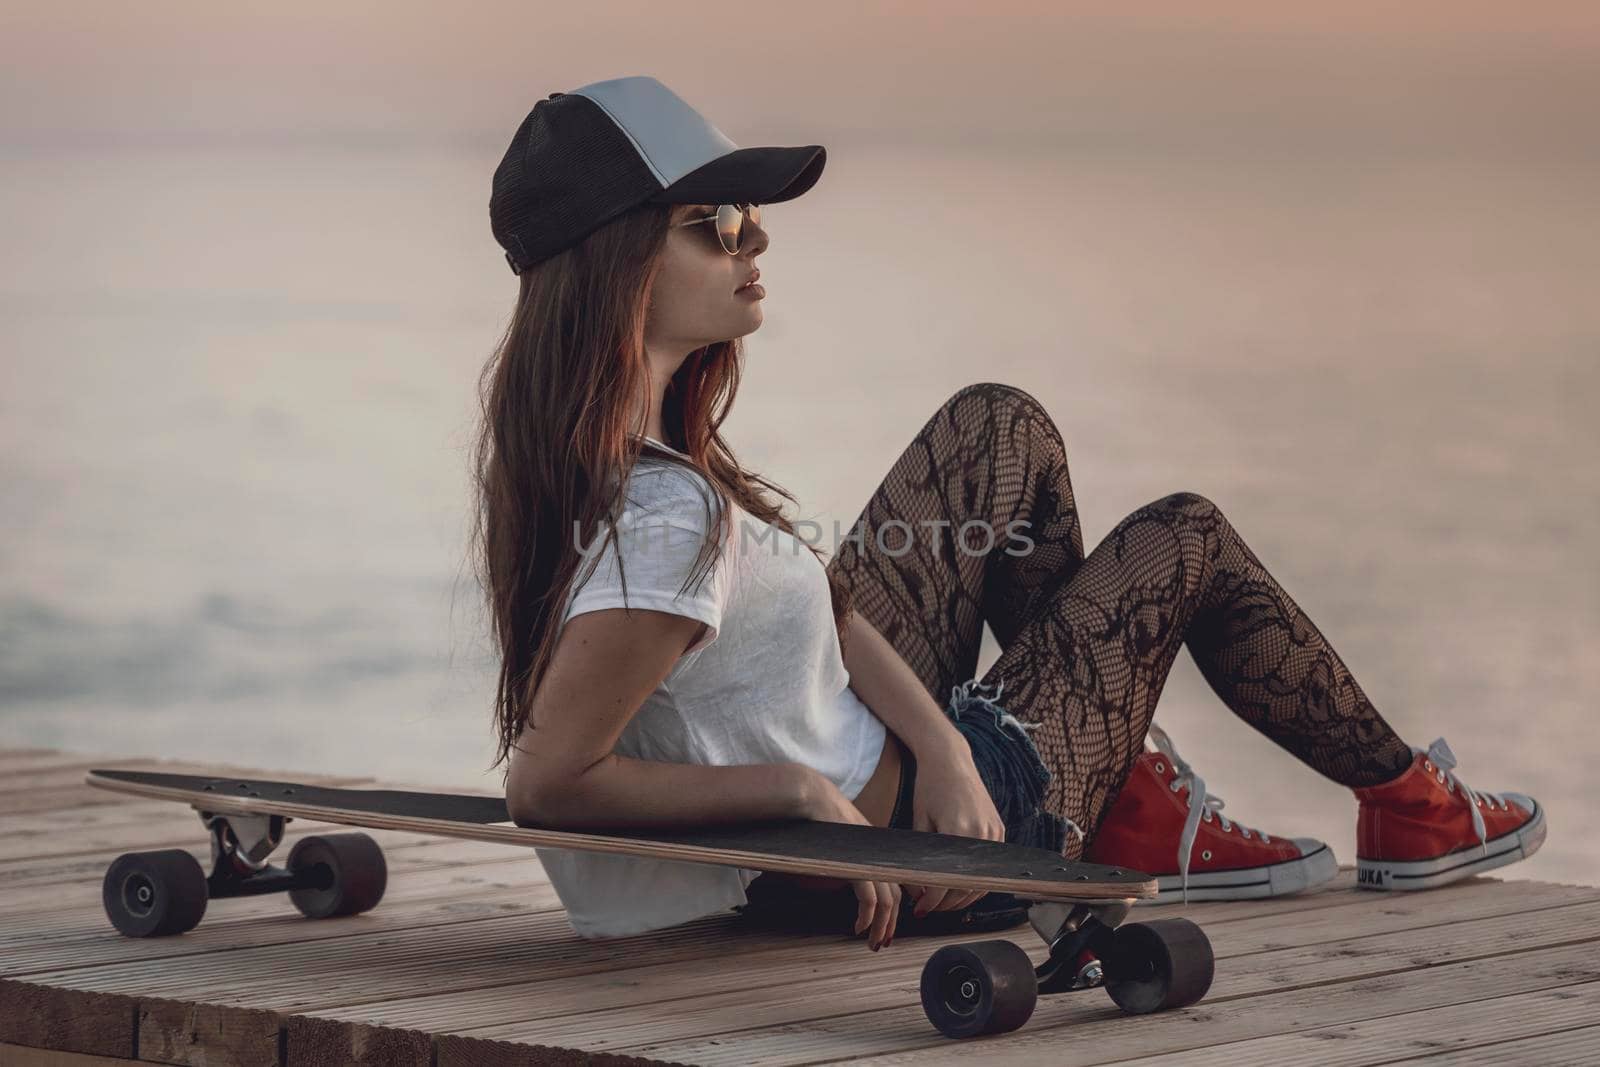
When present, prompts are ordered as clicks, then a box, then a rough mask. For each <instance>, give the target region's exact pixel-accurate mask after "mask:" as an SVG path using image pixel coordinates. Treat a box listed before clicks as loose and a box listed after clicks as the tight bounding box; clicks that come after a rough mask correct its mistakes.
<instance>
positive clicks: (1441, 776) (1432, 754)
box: [1152, 727, 1511, 856]
mask: <svg viewBox="0 0 1600 1067" xmlns="http://www.w3.org/2000/svg"><path fill="white" fill-rule="evenodd" d="M1152 729H1153V727H1152ZM1424 752H1425V753H1426V755H1427V757H1428V759H1429V761H1431V762H1432V764H1433V776H1434V779H1435V780H1436V781H1438V782H1440V783H1441V784H1443V785H1444V787H1445V788H1446V789H1447V790H1449V791H1450V792H1452V793H1453V792H1455V791H1456V789H1458V788H1459V789H1460V790H1461V795H1462V796H1464V797H1466V798H1467V810H1468V811H1470V812H1472V830H1473V832H1474V833H1476V834H1477V835H1478V842H1479V844H1480V845H1481V846H1482V848H1483V854H1484V855H1485V856H1487V855H1488V854H1489V832H1488V829H1487V828H1486V827H1485V826H1484V824H1483V813H1482V812H1481V811H1479V810H1478V806H1479V805H1480V804H1481V803H1482V802H1483V801H1488V802H1489V808H1490V810H1491V811H1492V810H1493V809H1494V808H1496V807H1498V808H1499V809H1500V810H1501V811H1508V810H1510V807H1511V806H1510V805H1509V804H1507V803H1506V798H1505V797H1503V796H1501V795H1500V794H1499V793H1481V792H1479V791H1478V790H1476V789H1472V788H1470V787H1469V786H1468V785H1467V783H1465V782H1463V781H1462V780H1461V779H1459V778H1457V777H1456V772H1455V765H1456V754H1455V753H1454V752H1451V751H1450V746H1449V745H1447V744H1445V741H1444V738H1442V737H1437V738H1434V741H1433V744H1431V745H1429V746H1428V747H1427V749H1426V750H1423V749H1420V748H1418V747H1416V746H1415V745H1412V746H1411V754H1412V755H1413V756H1418V755H1423V754H1424Z"/></svg>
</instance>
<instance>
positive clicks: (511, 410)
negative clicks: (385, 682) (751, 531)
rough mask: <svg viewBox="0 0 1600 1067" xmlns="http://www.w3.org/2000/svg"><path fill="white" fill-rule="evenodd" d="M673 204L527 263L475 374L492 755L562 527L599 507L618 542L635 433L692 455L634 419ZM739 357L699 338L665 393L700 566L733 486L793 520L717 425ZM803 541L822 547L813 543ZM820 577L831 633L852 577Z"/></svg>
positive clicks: (514, 726)
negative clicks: (689, 487) (701, 500)
mask: <svg viewBox="0 0 1600 1067" xmlns="http://www.w3.org/2000/svg"><path fill="white" fill-rule="evenodd" d="M678 213H680V211H679V210H675V208H674V205H670V204H644V205H641V206H640V207H637V208H635V209H633V210H632V211H629V212H627V213H625V214H623V215H621V216H619V217H618V218H616V219H615V220H613V221H612V222H610V223H608V224H607V225H605V226H603V227H601V228H600V229H599V230H597V231H595V232H594V233H593V234H591V235H590V236H589V237H588V238H587V239H585V240H584V241H583V242H582V243H581V244H579V245H577V246H575V247H573V248H569V249H567V250H565V251H563V252H559V253H557V254H556V255H554V256H552V257H551V258H549V259H546V260H544V261H543V262H540V263H538V264H535V265H534V266H532V267H531V268H529V269H527V270H524V271H523V272H522V274H521V275H520V276H519V277H520V278H521V283H522V284H521V291H520V292H519V293H518V296H517V306H516V309H515V311H514V313H513V314H512V317H511V322H510V324H509V325H508V326H507V327H506V332H505V335H504V336H503V337H502V339H501V340H500V342H499V344H498V345H497V346H496V349H495V352H494V354H493V355H492V356H491V357H490V359H489V360H488V362H487V363H486V364H485V365H484V368H483V371H482V373H481V374H480V376H479V400H480V403H481V406H482V416H483V421H482V426H481V429H480V431H479V434H478V438H477V442H476V445H475V448H474V452H473V468H474V469H473V475H474V481H475V488H476V494H477V508H476V514H475V517H474V523H473V530H472V536H471V545H472V553H473V558H474V564H475V569H476V570H477V572H478V579H479V582H480V584H481V585H482V587H483V590H484V593H485V596H486V597H487V600H488V607H489V617H490V620H491V626H492V629H493V633H494V637H495V640H496V641H497V643H498V644H499V646H500V676H499V682H498V684H497V686H496V688H495V698H494V714H495V724H496V731H497V733H498V735H499V745H498V749H497V752H496V758H495V761H494V763H493V764H491V768H492V767H495V766H499V765H500V764H501V763H503V762H505V761H506V760H507V758H508V757H509V755H510V752H511V747H512V745H513V744H514V743H515V742H516V740H517V736H518V734H519V733H520V732H521V731H522V728H523V726H524V724H525V723H526V722H527V720H528V713H529V709H530V707H531V705H532V698H533V694H534V693H535V692H536V691H537V689H538V686H539V682H540V680H541V679H542V678H543V677H544V674H545V671H546V670H547V669H548V667H549V665H550V661H551V659H552V657H553V656H554V653H555V646H556V638H557V636H558V629H559V627H560V624H561V622H562V619H561V615H562V613H563V611H564V609H565V606H566V597H567V594H568V592H569V590H570V588H571V586H572V583H573V581H574V578H575V576H576V574H577V571H578V569H579V565H580V564H581V563H582V562H584V561H585V557H583V556H582V555H581V554H580V553H579V552H578V550H577V546H576V545H574V544H573V542H572V540H571V537H572V535H573V534H576V536H577V537H578V542H577V543H578V544H581V545H584V546H592V545H596V544H597V542H596V541H595V538H596V536H597V535H598V533H599V530H600V526H601V524H602V521H603V520H604V521H605V525H606V527H607V536H606V539H607V540H608V541H612V542H614V540H615V537H614V535H615V526H614V516H616V515H617V514H618V511H619V508H620V506H621V502H622V497H623V495H624V492H625V482H626V477H625V472H627V471H631V470H632V469H633V465H634V463H635V462H636V461H637V460H638V459H639V457H640V455H641V454H642V453H643V452H644V450H645V449H649V451H650V454H651V455H652V456H657V457H659V458H661V459H662V460H664V461H667V462H673V463H680V464H683V465H685V466H687V465H688V464H686V463H684V461H683V460H681V459H680V458H678V457H676V456H671V455H669V454H667V453H663V452H661V450H660V449H656V448H653V447H651V446H649V445H648V444H647V443H645V442H644V441H643V438H642V436H640V437H636V436H634V435H635V434H639V435H642V434H643V433H644V427H643V426H641V425H632V424H631V423H632V421H633V420H634V419H635V418H636V416H635V414H634V412H635V408H636V405H638V398H639V397H641V396H642V395H643V391H644V389H645V388H646V385H647V382H648V376H649V362H648V360H647V358H646V355H645V347H644V326H645V314H646V307H647V303H648V300H649V294H650V288H651V286H652V284H653V283H654V280H655V276H656V272H657V270H658V256H659V254H660V252H661V250H662V248H663V247H664V246H665V245H666V240H667V230H668V225H669V223H670V222H671V221H672V220H673V218H674V216H675V215H676V214H678ZM743 365H744V346H743V344H742V343H741V341H740V339H739V338H733V339H730V340H726V341H718V342H715V343H713V344H709V345H705V346H704V347H701V348H698V349H696V350H695V351H693V352H691V353H690V354H689V355H688V357H687V358H685V359H684V361H683V363H682V365H681V366H679V368H678V370H677V372H676V373H674V374H673V376H672V380H671V381H670V382H669V383H668V385H667V389H666V395H665V398H664V401H663V405H662V411H661V424H662V428H663V432H664V434H665V441H666V443H667V444H668V445H671V446H672V447H673V448H675V449H678V450H680V451H682V452H685V453H687V454H688V455H689V456H690V457H691V458H692V459H693V461H694V462H693V468H694V469H695V470H696V471H698V473H699V474H700V475H701V476H702V477H703V478H705V479H706V480H707V481H708V482H709V483H710V484H711V486H712V488H713V490H714V492H715V495H716V498H717V500H716V504H717V511H716V514H715V515H714V516H713V517H712V518H711V520H710V523H709V526H708V528H709V529H711V530H712V531H713V536H711V537H708V538H707V540H706V545H705V547H704V548H702V550H701V552H700V556H699V558H698V559H697V560H696V567H695V570H696V571H697V572H703V571H704V570H705V569H706V567H707V565H708V562H714V561H715V560H716V557H717V555H718V548H719V541H718V536H717V535H718V534H720V533H722V532H723V531H725V530H726V529H727V502H728V500H729V499H732V500H734V501H737V502H738V504H739V506H740V507H741V508H743V509H744V510H745V511H746V512H748V513H749V514H750V515H751V516H752V517H754V518H755V519H757V520H759V521H763V522H769V523H771V524H772V525H773V526H775V527H777V528H778V529H781V530H783V531H785V532H787V533H789V534H791V535H794V534H795V530H794V526H793V525H792V524H791V523H790V521H789V520H788V519H787V518H785V517H784V516H783V515H782V514H781V512H780V510H779V507H780V506H779V505H774V504H772V503H770V502H769V501H768V500H767V498H766V497H765V496H764V495H763V494H762V492H761V490H762V489H770V490H772V491H773V492H775V493H777V494H778V495H779V496H781V497H782V498H783V499H784V500H787V501H788V502H789V503H791V504H795V503H796V501H795V498H794V497H793V496H791V495H790V494H789V493H788V492H786V491H785V490H784V489H783V488H782V487H780V486H778V485H775V484H774V483H772V482H770V481H768V480H767V479H765V478H763V477H761V476H760V475H757V474H753V473H751V472H749V471H746V470H745V469H744V468H742V467H741V466H740V465H739V463H738V461H737V460H736V459H735V458H734V456H733V453H732V451H731V450H730V449H729V448H728V445H727V442H725V441H724V440H723V439H722V436H721V434H720V433H719V432H718V430H719V429H720V427H721V426H722V423H723V420H724V419H726V418H727V415H728V412H729V410H730V409H731V408H732V406H733V401H734V397H735V396H736V395H737V394H738V391H739V379H740V376H741V374H742V371H743ZM638 406H641V407H642V405H638ZM801 543H802V544H805V542H804V541H803V540H802V542H801ZM806 547H807V548H809V549H810V550H811V552H812V553H813V554H814V555H816V556H817V557H818V559H819V560H820V559H821V553H820V552H818V551H817V549H816V548H815V547H813V546H811V545H809V544H807V545H806ZM593 554H594V555H595V556H598V551H595V552H593ZM828 585H829V590H830V593H831V596H832V601H833V613H834V625H835V627H836V629H837V631H838V636H839V644H840V648H841V649H842V648H843V647H844V644H845V626H846V622H847V620H848V616H849V612H850V596H849V590H848V587H847V586H846V585H845V583H844V582H843V581H842V580H840V579H839V578H837V577H836V576H835V575H834V574H833V573H832V572H829V575H828ZM624 588H626V579H625V577H624ZM509 772H510V768H509V765H508V767H507V771H506V773H507V774H508V775H509Z"/></svg>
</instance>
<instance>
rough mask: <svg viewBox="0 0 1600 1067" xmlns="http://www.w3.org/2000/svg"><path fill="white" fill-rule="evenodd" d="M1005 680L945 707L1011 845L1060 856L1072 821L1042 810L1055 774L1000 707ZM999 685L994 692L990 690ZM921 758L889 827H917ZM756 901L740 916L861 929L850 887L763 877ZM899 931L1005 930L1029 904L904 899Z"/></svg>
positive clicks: (753, 895) (753, 892) (906, 773)
mask: <svg viewBox="0 0 1600 1067" xmlns="http://www.w3.org/2000/svg"><path fill="white" fill-rule="evenodd" d="M1004 685H1005V683H1004V682H1001V683H1000V684H999V685H997V686H986V685H983V684H982V683H980V682H979V681H978V680H977V679H976V678H974V679H972V680H970V681H968V682H965V683H963V684H961V685H958V686H955V687H954V688H952V689H951V691H950V700H949V702H948V703H947V704H946V705H945V709H944V711H945V714H946V715H948V716H949V717H950V719H951V721H952V722H953V723H954V724H955V727H956V729H957V730H959V731H960V732H961V736H962V737H964V738H966V741H967V746H968V747H969V748H970V749H971V751H972V762H973V765H974V766H975V767H976V768H977V770H978V777H979V778H980V779H982V781H983V785H984V788H985V789H987V790H988V792H989V799H990V800H992V801H993V802H994V806H995V810H997V811H998V812H999V813H1000V821H1001V822H1002V823H1004V824H1005V828H1006V841H1007V842H1009V843H1012V844H1020V845H1031V846H1033V847H1035V848H1047V849H1049V850H1050V851H1052V852H1055V853H1056V854H1058V855H1059V854H1060V853H1061V851H1062V849H1063V847H1064V846H1065V844H1066V837H1067V823H1066V820H1065V819H1063V818H1062V817H1061V816H1059V815H1056V814H1054V813H1052V812H1049V811H1046V810H1044V809H1043V807H1042V802H1043V800H1044V794H1045V788H1046V787H1047V786H1048V785H1049V784H1050V771H1049V769H1048V768H1047V767H1045V765H1044V761H1043V760H1042V759H1041V758H1040V756H1039V750H1038V748H1036V747H1035V746H1034V743H1033V739H1032V738H1031V737H1029V736H1028V728H1029V727H1030V726H1033V725H1037V724H1032V723H1024V722H1022V721H1021V720H1019V719H1018V718H1017V717H1016V716H1014V715H1012V714H1011V713H1010V712H1009V711H1007V710H1006V709H1005V707H1004V706H1003V705H1001V704H1000V702H999V698H1000V695H1001V692H1002V691H1003V689H1004ZM990 690H992V691H993V692H992V695H986V694H987V693H988V691H990ZM916 779H917V762H916V759H915V758H914V757H912V755H911V753H909V752H907V753H906V754H905V758H904V759H903V760H902V761H901V766H900V788H899V791H898V793H897V794H896V797H895V804H894V812H893V814H892V815H891V816H890V817H889V825H890V826H891V827H895V828H897V829H902V830H909V829H912V825H911V820H912V797H913V794H914V791H915V789H916ZM746 896H747V897H748V898H749V903H748V904H746V905H743V906H741V907H739V908H736V909H735V910H736V911H739V912H740V913H741V914H743V915H745V916H747V917H749V918H751V919H754V920H757V921H761V922H763V923H764V924H766V925H776V926H780V927H783V928H786V929H801V930H811V931H832V932H837V931H839V930H844V931H845V932H849V931H850V929H851V928H852V927H853V926H854V923H855V918H856V914H857V903H856V898H855V892H854V890H852V889H851V888H850V887H849V886H845V887H843V888H841V889H837V890H826V891H818V890H806V889H798V888H793V887H790V886H785V885H781V884H779V885H766V884H763V879H760V878H757V879H756V880H755V881H753V882H751V883H750V885H749V887H748V888H747V890H746ZM901 907H902V911H901V916H900V919H899V920H898V922H897V924H896V928H897V930H900V931H906V932H926V933H941V932H946V931H947V930H975V931H982V930H999V929H1006V928H1009V927H1011V926H1015V925H1017V924H1018V923H1021V922H1024V921H1026V919H1027V905H1026V904H1025V903H1024V902H1022V901H1019V900H1017V898H1015V897H1013V896H1012V895H1011V894H1009V893H988V894H986V895H984V896H983V897H981V898H979V899H978V900H976V901H974V902H973V903H972V904H969V905H968V906H967V907H966V908H963V909H961V910H960V911H936V912H930V913H929V914H928V915H926V916H924V917H923V918H922V919H916V918H915V917H914V916H913V915H912V909H913V908H914V907H915V902H914V901H912V900H911V899H910V897H909V896H903V897H902V900H901Z"/></svg>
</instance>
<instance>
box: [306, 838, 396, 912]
mask: <svg viewBox="0 0 1600 1067" xmlns="http://www.w3.org/2000/svg"><path fill="white" fill-rule="evenodd" d="M318 868H321V869H320V870H318ZM289 870H290V872H292V873H294V874H300V873H302V872H311V873H313V874H314V875H316V876H318V881H319V882H320V884H319V885H317V886H314V887H311V886H306V887H301V888H298V889H291V890H289V900H290V901H292V902H293V904H294V906H295V907H296V908H298V909H299V911H300V914H301V915H304V916H305V917H306V918H308V919H331V918H334V917H335V916H339V915H359V914H360V913H361V912H364V911H370V910H371V909H372V908H375V907H377V905H378V901H380V900H382V899H383V891H384V889H385V888H386V887H387V886H388V884H389V866H388V864H387V863H385V862H384V859H383V849H381V848H379V847H378V843H377V842H376V841H374V840H373V839H372V838H371V837H368V836H367V835H366V834H362V833H349V834H316V835H313V836H311V837H302V838H301V839H300V840H299V841H296V842H295V845H294V848H293V849H291V850H290V851H289Z"/></svg>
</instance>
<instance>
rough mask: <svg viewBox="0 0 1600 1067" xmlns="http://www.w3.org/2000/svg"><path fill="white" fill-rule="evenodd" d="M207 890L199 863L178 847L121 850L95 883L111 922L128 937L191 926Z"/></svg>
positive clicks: (200, 913)
mask: <svg viewBox="0 0 1600 1067" xmlns="http://www.w3.org/2000/svg"><path fill="white" fill-rule="evenodd" d="M209 896H210V894H209V892H208V890H207V888H206V872H205V869H204V868H203V867H201V866H200V861H199V860H197V859H195V858H194V857H193V856H191V855H190V854H189V853H187V852H185V851H184V850H183V849H181V848H168V849H162V850H161V851H159V852H125V853H123V854H122V855H120V856H118V857H117V858H116V859H114V860H112V861H111V866H109V867H107V868H106V876H105V880H104V881H103V882H102V883H101V886H100V900H101V903H103V904H104V905H105V909H106V917H107V918H109V919H110V920H111V925H112V926H114V927H116V928H117V930H119V931H120V932H121V933H123V934H126V935H127V936H128V937H166V936H168V935H170V934H181V933H184V932H185V931H188V930H193V929H194V928H195V927H196V926H198V925H199V923H200V919H201V917H202V916H203V915H205V913H206V901H207V899H208V898H209Z"/></svg>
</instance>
